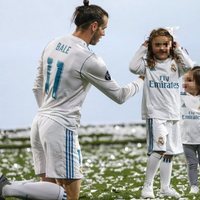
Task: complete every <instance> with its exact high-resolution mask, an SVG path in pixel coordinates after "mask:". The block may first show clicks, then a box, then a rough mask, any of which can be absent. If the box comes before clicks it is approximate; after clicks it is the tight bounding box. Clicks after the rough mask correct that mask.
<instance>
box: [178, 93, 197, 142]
mask: <svg viewBox="0 0 200 200" xmlns="http://www.w3.org/2000/svg"><path fill="white" fill-rule="evenodd" d="M181 134H182V143H183V144H200V96H192V95H190V94H188V93H181Z"/></svg>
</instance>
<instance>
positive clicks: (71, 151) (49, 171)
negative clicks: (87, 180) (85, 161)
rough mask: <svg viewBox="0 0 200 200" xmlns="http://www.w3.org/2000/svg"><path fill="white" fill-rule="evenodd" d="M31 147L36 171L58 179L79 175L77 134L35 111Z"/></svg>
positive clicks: (80, 161) (80, 176) (79, 155)
mask: <svg viewBox="0 0 200 200" xmlns="http://www.w3.org/2000/svg"><path fill="white" fill-rule="evenodd" d="M31 147H32V153H33V161H34V169H35V173H36V174H37V175H40V174H44V173H45V174H46V177H49V178H57V179H81V178H82V177H83V174H82V155H81V148H80V145H79V141H78V134H77V133H75V132H73V131H71V130H68V129H66V128H65V127H63V126H62V125H61V124H59V123H57V122H55V121H54V120H52V119H50V118H48V117H46V116H40V115H37V116H36V117H35V118H34V120H33V124H32V127H31Z"/></svg>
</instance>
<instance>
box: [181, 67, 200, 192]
mask: <svg viewBox="0 0 200 200" xmlns="http://www.w3.org/2000/svg"><path fill="white" fill-rule="evenodd" d="M183 88H184V89H185V92H184V93H181V101H182V102H181V103H182V104H181V114H182V120H181V133H182V142H183V150H184V154H185V157H186V161H187V172H188V179H189V183H190V187H191V188H190V193H191V194H197V193H198V192H199V187H198V170H197V168H198V164H200V134H199V133H200V66H196V67H194V68H193V69H192V70H190V71H189V72H188V73H186V74H185V75H184V77H183Z"/></svg>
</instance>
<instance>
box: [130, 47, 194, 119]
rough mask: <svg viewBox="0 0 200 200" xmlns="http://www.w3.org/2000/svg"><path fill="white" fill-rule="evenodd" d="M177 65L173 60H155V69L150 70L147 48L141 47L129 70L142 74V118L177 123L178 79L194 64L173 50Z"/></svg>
mask: <svg viewBox="0 0 200 200" xmlns="http://www.w3.org/2000/svg"><path fill="white" fill-rule="evenodd" d="M175 52H176V55H177V56H178V57H179V62H175V60H173V59H172V58H168V59H166V60H164V61H160V60H157V62H156V66H155V68H153V69H150V68H149V67H148V66H147V62H146V60H145V56H146V53H147V47H145V46H141V47H140V49H139V50H138V51H137V52H136V54H135V56H134V57H133V59H132V61H131V63H130V70H131V72H133V73H136V74H144V75H145V79H144V88H143V99H142V118H143V119H146V118H157V119H165V120H179V119H180V82H179V78H180V76H181V75H183V74H184V73H185V72H186V71H187V70H188V69H190V68H191V67H193V61H192V60H191V59H190V58H189V57H188V55H187V54H186V53H184V52H183V51H182V49H181V48H177V49H176V50H175Z"/></svg>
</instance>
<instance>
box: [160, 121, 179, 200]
mask: <svg viewBox="0 0 200 200" xmlns="http://www.w3.org/2000/svg"><path fill="white" fill-rule="evenodd" d="M165 128H166V132H167V133H168V134H167V137H166V138H167V139H166V154H165V155H164V157H163V159H162V161H161V164H160V182H161V193H162V195H164V196H170V197H175V198H179V197H180V194H179V193H178V192H177V191H176V190H175V189H173V188H172V187H171V186H170V182H171V175H172V166H173V159H172V158H173V155H177V154H180V153H182V152H183V148H182V142H181V132H180V127H179V121H166V123H165Z"/></svg>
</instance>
